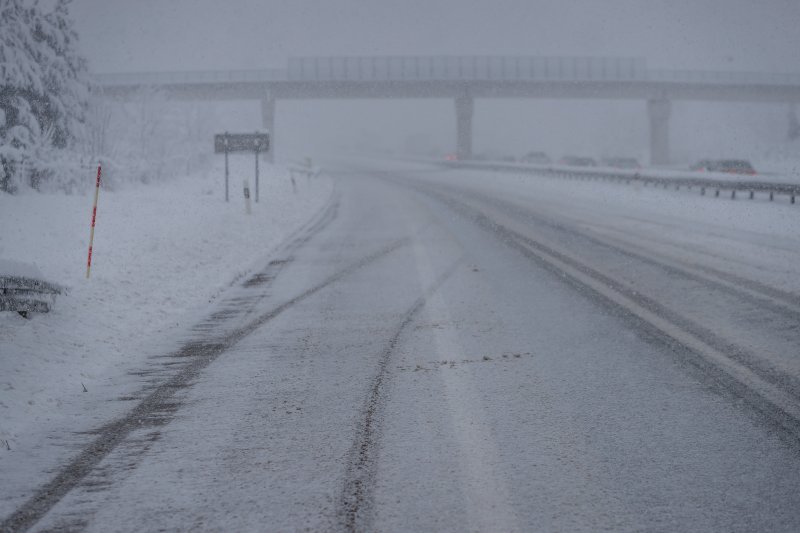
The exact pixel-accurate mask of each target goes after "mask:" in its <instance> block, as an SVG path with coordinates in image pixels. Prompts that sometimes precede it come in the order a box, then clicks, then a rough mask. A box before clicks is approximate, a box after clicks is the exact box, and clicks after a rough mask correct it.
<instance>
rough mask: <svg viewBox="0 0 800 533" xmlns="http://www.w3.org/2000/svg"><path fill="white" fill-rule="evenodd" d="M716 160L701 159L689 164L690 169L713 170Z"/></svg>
mask: <svg viewBox="0 0 800 533" xmlns="http://www.w3.org/2000/svg"><path fill="white" fill-rule="evenodd" d="M713 166H714V161H713V160H711V159H701V160H699V161H697V162H696V163H694V164H693V165H690V166H689V170H698V171H701V172H702V171H706V170H708V171H710V170H713Z"/></svg>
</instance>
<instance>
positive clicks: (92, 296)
mask: <svg viewBox="0 0 800 533" xmlns="http://www.w3.org/2000/svg"><path fill="white" fill-rule="evenodd" d="M252 164H253V163H252V156H250V157H246V156H236V157H232V158H231V176H232V179H231V188H230V193H231V202H230V203H228V204H226V203H225V202H224V185H223V178H222V177H223V171H222V168H221V161H217V167H218V168H216V169H214V172H211V173H207V175H206V176H203V175H195V176H189V177H185V178H181V179H176V180H173V181H171V182H168V183H165V184H162V185H155V184H154V185H147V186H144V185H140V186H136V187H133V186H131V187H129V188H127V189H124V190H120V191H116V192H110V191H107V190H101V192H100V201H99V207H98V214H97V228H96V233H95V242H94V256H93V260H92V273H91V279H89V280H87V279H85V272H86V254H87V248H88V239H89V220H90V210H91V203H92V196H91V195H90V194H87V195H85V196H65V195H48V194H35V193H27V194H21V195H17V196H10V195H7V194H2V193H0V258H1V259H0V270H9V271H11V270H14V271H15V272H16V271H21V272H25V273H32V272H33V273H36V274H37V276H43V277H44V278H45V279H47V280H50V281H54V282H56V283H59V284H62V285H65V286H67V287H68V289H69V290H68V293H67V294H65V295H62V296H59V297H58V299H57V300H56V303H55V307H54V309H53V310H52V312H50V313H49V314H46V315H35V316H34V317H33V318H32V319H30V320H25V319H23V318H22V317H20V316H18V315H17V314H16V313H0V439H2V440H8V441H9V443H10V445H11V446H12V448H13V447H14V446H17V447H18V448H19V446H26V445H28V444H33V445H36V442H37V440H36V437H35V434H36V433H38V432H41V431H43V430H44V429H45V428H47V427H48V426H53V427H55V426H58V425H60V423H57V422H58V421H59V420H61V422H62V423H63V419H64V418H65V417H71V416H81V414H82V413H84V412H86V411H87V408H88V410H90V411H91V409H92V407H91V406H92V405H95V404H96V405H102V403H103V401H104V400H107V399H110V398H112V397H115V395H117V394H120V389H119V387H117V386H116V384H118V383H119V382H120V380H121V379H123V378H122V377H121V376H124V375H125V374H126V372H127V371H128V370H130V369H133V368H137V367H141V365H142V362H143V360H144V359H145V358H146V357H147V356H148V355H152V354H153V353H156V352H158V351H159V350H163V349H166V347H168V346H170V344H169V343H170V342H173V343H174V342H175V337H176V331H182V330H183V329H185V328H188V327H189V326H191V325H192V324H193V323H194V321H195V320H196V318H197V316H198V314H199V313H202V311H203V310H204V309H206V306H207V305H208V303H209V302H210V301H212V300H213V299H214V298H215V297H217V296H218V295H219V294H220V293H221V292H222V291H224V290H225V288H226V287H228V286H229V285H230V284H232V283H233V282H234V281H235V280H237V279H239V278H241V277H242V276H243V275H245V274H246V273H247V272H248V271H249V270H251V269H252V268H254V267H255V266H257V265H259V264H263V262H264V261H265V260H266V259H265V258H266V257H267V256H268V255H269V253H270V251H271V249H273V248H274V247H275V246H276V245H277V244H278V243H279V242H280V241H281V240H282V239H284V238H285V237H286V236H287V235H288V234H289V233H290V232H292V231H293V230H295V229H296V228H298V227H299V226H300V225H302V224H303V223H304V222H306V221H307V220H308V219H309V218H310V217H311V216H313V214H314V213H315V212H317V211H318V210H319V209H320V208H321V207H322V206H323V205H324V204H325V203H326V202H327V200H328V199H329V197H330V194H331V191H332V185H331V182H330V181H329V180H328V179H327V178H325V177H314V178H312V179H310V180H307V179H298V180H297V189H298V190H297V193H294V192H293V189H292V185H291V181H290V179H289V173H288V171H287V170H286V169H285V168H282V167H271V166H269V165H264V167H266V168H264V169H263V173H262V177H261V195H260V196H261V201H260V203H258V204H255V203H253V209H252V215H250V216H247V215H246V214H245V210H244V200H243V195H242V178H243V177H247V178H249V179H250V181H251V188H252V187H253V184H252V181H253V177H252V173H253V169H252ZM87 179H93V176H92V175H89V176H87ZM83 385H85V386H86V388H87V390H88V391H89V392H88V393H84V392H83ZM92 402H94V403H92ZM105 403H106V404H109V403H119V402H105ZM95 411H96V412H97V410H95ZM107 415H108V413H104V414H101V413H100V412H97V414H96V416H97V418H98V420H102V417H103V416H107ZM84 422H85V421H84ZM81 425H83V424H79V423H78V424H76V427H80V426H81ZM9 457H10V455H9ZM0 461H2V457H0ZM5 466H9V465H5ZM2 469H3V466H2V465H0V470H2Z"/></svg>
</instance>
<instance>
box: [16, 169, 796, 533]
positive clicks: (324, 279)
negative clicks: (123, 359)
mask: <svg viewBox="0 0 800 533" xmlns="http://www.w3.org/2000/svg"><path fill="white" fill-rule="evenodd" d="M338 168H339V170H338V171H331V174H332V175H333V177H334V180H335V183H336V191H337V192H336V194H335V195H334V196H333V197H332V200H331V202H330V203H329V204H328V205H327V206H326V208H325V209H324V210H323V211H322V212H320V213H319V214H318V215H317V217H316V219H315V220H314V221H312V222H311V223H310V224H309V225H308V226H307V227H306V229H305V230H304V231H302V232H300V233H299V234H298V235H297V236H296V238H295V239H294V240H292V241H291V242H288V243H287V244H286V245H285V246H284V247H283V248H282V249H280V250H279V251H278V252H277V254H276V255H275V257H274V258H273V259H272V260H271V261H270V263H269V264H268V265H266V267H265V268H264V269H263V270H262V271H260V272H258V273H256V274H255V275H253V276H252V277H250V278H249V279H246V280H244V281H243V282H242V283H241V284H240V285H239V286H237V287H234V288H233V289H232V290H230V291H229V292H228V294H227V295H226V296H225V297H224V298H222V299H221V301H220V302H219V303H217V304H216V305H215V306H213V307H212V308H210V309H209V310H208V314H207V319H206V320H204V321H202V322H200V323H199V324H197V325H196V326H195V327H194V328H193V329H192V330H191V331H188V332H186V333H184V334H185V335H186V343H185V346H184V347H183V348H182V349H181V350H179V351H178V352H176V353H172V354H165V357H163V358H161V359H160V360H159V361H155V363H156V366H157V370H153V369H151V371H150V373H149V374H147V375H148V376H149V378H150V380H151V383H150V385H149V387H148V388H146V389H144V390H143V391H142V392H141V393H140V394H139V395H138V396H137V397H136V398H133V399H128V400H127V401H128V402H130V409H129V411H128V414H127V415H125V416H123V417H121V418H119V419H117V420H115V421H111V422H109V423H108V424H107V425H104V426H102V427H98V428H97V430H96V432H95V433H94V434H93V435H92V437H91V438H90V439H89V440H88V442H89V444H88V445H86V446H84V447H82V448H81V449H78V450H76V454H75V459H74V460H73V461H71V462H70V463H68V464H64V465H63V466H62V467H61V468H60V469H58V470H57V471H54V472H52V473H51V477H50V478H48V479H42V480H41V483H40V485H39V486H40V488H39V490H38V492H36V493H35V494H32V495H31V497H30V499H29V500H28V501H27V503H23V504H22V505H21V506H20V507H19V508H18V509H17V510H16V511H15V512H13V513H12V514H11V515H8V516H6V517H5V518H4V520H5V521H4V522H3V523H2V525H3V528H5V529H9V530H15V529H25V528H27V527H32V528H33V529H34V530H49V529H51V528H56V529H58V528H85V529H87V530H90V531H142V530H198V529H201V530H202V529H205V530H227V531H243V530H254V531H257V530H273V531H287V530H307V529H309V530H342V531H348V530H357V531H426V530H428V531H430V530H444V531H597V530H625V531H630V530H648V531H754V530H758V531H797V530H798V529H800V361H798V353H800V343H798V339H799V333H800V332H799V331H798V324H800V322H799V321H798V320H799V317H800V298H799V297H798V287H797V279H800V278H798V274H800V272H798V270H800V239H798V236H797V231H796V230H797V228H798V227H800V224H798V222H800V210H798V209H797V208H796V207H792V206H789V205H777V204H768V203H766V202H762V203H758V202H751V203H747V202H746V201H740V202H731V201H727V202H723V201H722V200H719V199H712V198H708V197H705V198H700V197H698V196H693V195H689V194H679V193H669V192H656V191H635V190H634V189H632V188H626V187H623V186H619V185H609V184H600V185H597V184H585V183H570V184H564V183H560V182H557V181H555V180H548V179H544V178H542V179H541V181H539V182H535V183H532V180H534V178H532V177H530V176H527V177H525V178H519V177H514V176H507V175H506V176H503V175H499V174H491V173H481V172H470V171H444V170H437V169H435V168H432V167H423V166H414V165H401V164H392V166H391V167H390V166H388V165H383V166H382V165H381V164H379V163H369V162H361V163H359V164H358V165H356V164H350V165H341V166H339V167H338ZM143 334H146V332H143ZM177 334H178V332H176V335H177ZM7 488H8V487H5V489H7Z"/></svg>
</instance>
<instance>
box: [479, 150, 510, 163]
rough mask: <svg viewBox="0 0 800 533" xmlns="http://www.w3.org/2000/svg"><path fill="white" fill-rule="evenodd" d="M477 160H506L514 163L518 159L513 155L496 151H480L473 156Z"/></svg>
mask: <svg viewBox="0 0 800 533" xmlns="http://www.w3.org/2000/svg"><path fill="white" fill-rule="evenodd" d="M472 159H474V160H476V161H505V162H507V163H514V162H515V161H516V160H517V159H516V158H515V157H514V156H513V155H503V154H499V153H496V152H479V153H477V154H474V155H473V156H472Z"/></svg>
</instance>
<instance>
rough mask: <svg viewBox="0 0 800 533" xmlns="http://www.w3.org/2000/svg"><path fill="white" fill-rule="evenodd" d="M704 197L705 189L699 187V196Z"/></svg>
mask: <svg viewBox="0 0 800 533" xmlns="http://www.w3.org/2000/svg"><path fill="white" fill-rule="evenodd" d="M705 195H706V188H705V187H700V196H705Z"/></svg>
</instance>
